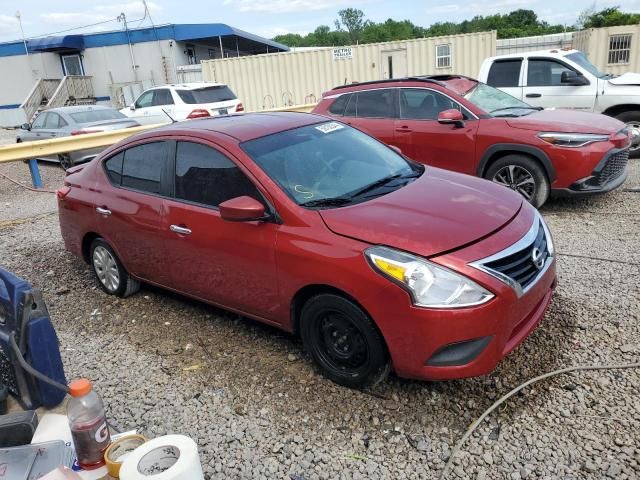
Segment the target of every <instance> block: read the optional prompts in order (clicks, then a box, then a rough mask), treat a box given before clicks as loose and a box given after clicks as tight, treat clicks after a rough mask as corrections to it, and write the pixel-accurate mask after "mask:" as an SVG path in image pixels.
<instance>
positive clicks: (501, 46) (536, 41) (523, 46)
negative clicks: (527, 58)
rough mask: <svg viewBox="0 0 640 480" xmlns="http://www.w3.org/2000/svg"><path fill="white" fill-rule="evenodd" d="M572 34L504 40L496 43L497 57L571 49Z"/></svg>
mask: <svg viewBox="0 0 640 480" xmlns="http://www.w3.org/2000/svg"><path fill="white" fill-rule="evenodd" d="M572 41H573V32H566V33H552V34H550V35H538V36H534V37H520V38H504V39H502V40H498V41H497V42H496V51H497V54H498V55H506V54H508V53H520V52H531V51H535V50H547V49H552V48H571V45H572Z"/></svg>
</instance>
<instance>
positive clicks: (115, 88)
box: [0, 23, 289, 127]
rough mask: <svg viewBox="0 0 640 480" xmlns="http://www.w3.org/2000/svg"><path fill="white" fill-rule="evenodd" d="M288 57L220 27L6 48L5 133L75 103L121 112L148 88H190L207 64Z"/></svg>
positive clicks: (1, 81) (1, 58) (0, 117)
mask: <svg viewBox="0 0 640 480" xmlns="http://www.w3.org/2000/svg"><path fill="white" fill-rule="evenodd" d="M288 50H289V49H288V47H287V46H285V45H282V44H279V43H277V42H274V41H271V40H268V39H266V38H262V37H259V36H257V35H254V34H252V33H249V32H245V31H243V30H239V29H237V28H233V27H231V26H229V25H225V24H222V23H211V24H168V25H159V26H155V27H145V28H136V29H127V30H118V31H110V32H99V33H90V34H73V35H61V36H49V37H40V38H31V39H27V40H26V41H21V40H16V41H12V42H5V43H0V71H1V72H2V75H1V76H0V87H1V88H0V126H5V127H6V126H15V125H20V124H22V123H24V122H27V121H29V120H30V119H31V117H32V116H33V113H34V112H35V111H36V110H37V109H40V108H46V107H47V106H49V107H52V106H60V105H59V103H67V104H68V103H69V102H70V101H71V102H74V101H88V102H89V101H91V100H92V99H93V101H97V102H99V103H104V104H112V105H114V106H118V107H121V106H123V105H127V104H129V103H131V102H132V101H133V100H134V99H135V98H136V97H137V95H138V94H139V93H141V92H142V91H143V90H144V89H146V88H149V87H151V86H154V85H162V84H170V83H177V82H181V81H184V80H185V79H184V78H183V77H184V75H180V73H181V72H182V73H184V72H186V73H189V70H190V68H189V67H188V66H190V65H198V64H199V63H200V61H201V60H208V59H215V58H227V57H236V56H246V55H260V54H265V53H275V52H284V51H288ZM196 68H197V67H196ZM67 77H70V78H67ZM65 79H66V81H65ZM188 80H194V77H193V76H191V77H189V78H188ZM52 99H53V100H52ZM52 102H53V103H52ZM55 102H58V103H55Z"/></svg>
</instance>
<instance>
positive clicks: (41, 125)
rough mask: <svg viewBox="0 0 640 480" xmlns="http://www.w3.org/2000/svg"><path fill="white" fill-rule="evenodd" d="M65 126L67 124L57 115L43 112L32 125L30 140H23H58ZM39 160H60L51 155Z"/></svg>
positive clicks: (25, 138)
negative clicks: (62, 127) (61, 128)
mask: <svg viewBox="0 0 640 480" xmlns="http://www.w3.org/2000/svg"><path fill="white" fill-rule="evenodd" d="M65 124H66V122H65V121H64V120H63V119H62V117H60V115H58V114H57V113H55V112H42V113H41V114H40V115H38V116H37V117H36V119H35V120H34V122H33V124H32V125H31V131H30V132H29V136H28V138H27V137H26V136H24V137H23V139H24V140H25V141H30V140H48V139H51V138H56V137H57V136H58V134H59V133H60V126H61V125H65ZM38 158H40V159H42V160H53V161H57V160H58V156H57V155H49V156H47V157H45V156H40V157H38Z"/></svg>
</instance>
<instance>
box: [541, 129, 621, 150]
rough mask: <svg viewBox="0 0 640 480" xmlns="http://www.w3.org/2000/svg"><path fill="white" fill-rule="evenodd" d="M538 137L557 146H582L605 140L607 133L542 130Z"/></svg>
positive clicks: (607, 137)
mask: <svg viewBox="0 0 640 480" xmlns="http://www.w3.org/2000/svg"><path fill="white" fill-rule="evenodd" d="M538 137H539V138H540V139H541V140H544V141H545V142H547V143H550V144H552V145H557V146H558V147H572V148H577V147H584V146H585V145H589V144H590V143H594V142H606V141H607V140H608V139H609V136H608V135H600V134H597V133H555V132H543V133H539V134H538Z"/></svg>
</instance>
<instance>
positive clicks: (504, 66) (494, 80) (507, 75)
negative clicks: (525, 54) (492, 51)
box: [487, 59, 522, 88]
mask: <svg viewBox="0 0 640 480" xmlns="http://www.w3.org/2000/svg"><path fill="white" fill-rule="evenodd" d="M521 66H522V60H520V59H518V60H505V61H500V62H495V63H494V64H493V65H491V69H490V70H489V77H488V78H487V84H488V85H491V86H492V87H496V88H500V87H517V86H518V83H519V82H520V67H521Z"/></svg>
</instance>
